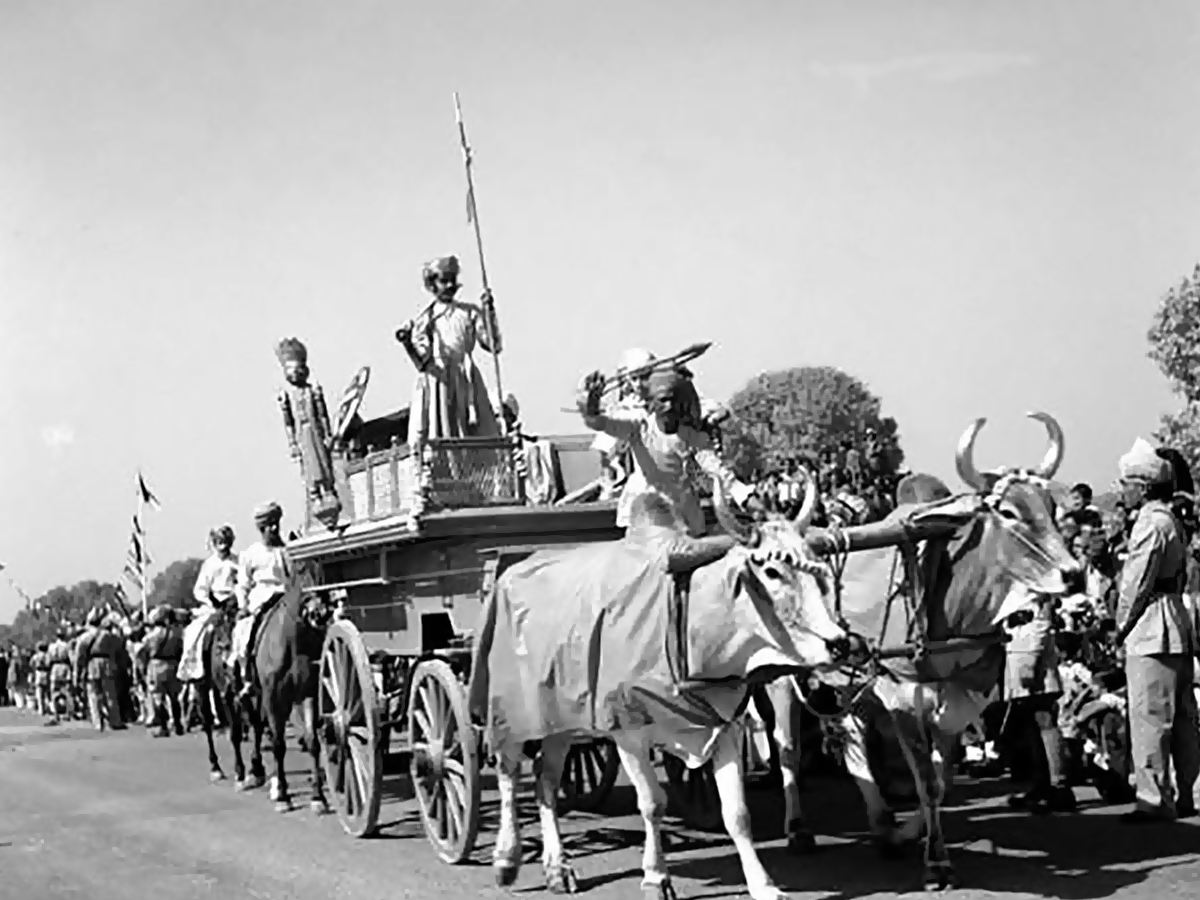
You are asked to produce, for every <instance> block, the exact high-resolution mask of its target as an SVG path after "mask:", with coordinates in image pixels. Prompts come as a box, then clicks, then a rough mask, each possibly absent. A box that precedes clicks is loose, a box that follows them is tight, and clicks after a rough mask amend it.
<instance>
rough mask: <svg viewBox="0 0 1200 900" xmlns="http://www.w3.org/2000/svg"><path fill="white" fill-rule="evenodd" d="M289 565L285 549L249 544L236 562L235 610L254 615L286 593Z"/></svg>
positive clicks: (290, 571) (289, 571) (289, 580)
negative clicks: (276, 596)
mask: <svg viewBox="0 0 1200 900" xmlns="http://www.w3.org/2000/svg"><path fill="white" fill-rule="evenodd" d="M291 576H292V565H291V562H290V560H288V556H287V550H286V549H285V548H284V547H267V546H266V545H265V544H263V542H262V541H259V542H257V543H254V544H251V545H250V546H249V547H247V548H246V549H245V550H243V551H242V554H241V556H240V557H239V558H238V572H237V588H236V590H237V595H238V607H239V608H240V609H243V610H249V611H250V612H256V611H257V610H258V609H259V608H260V607H261V606H262V605H263V604H264V603H266V602H267V601H268V600H270V599H271V598H272V597H274V596H275V595H276V594H281V593H283V592H284V591H286V590H287V588H288V585H289V584H290V583H291Z"/></svg>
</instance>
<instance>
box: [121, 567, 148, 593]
mask: <svg viewBox="0 0 1200 900" xmlns="http://www.w3.org/2000/svg"><path fill="white" fill-rule="evenodd" d="M121 574H122V575H124V576H125V577H126V578H128V579H129V583H130V584H132V585H133V586H134V587H136V588H137V589H138V590H141V588H142V586H143V584H144V583H145V582H144V581H143V579H142V573H141V572H139V571H138V570H137V569H135V568H133V566H131V565H130V564H129V563H126V564H125V569H124V571H123V572H121Z"/></svg>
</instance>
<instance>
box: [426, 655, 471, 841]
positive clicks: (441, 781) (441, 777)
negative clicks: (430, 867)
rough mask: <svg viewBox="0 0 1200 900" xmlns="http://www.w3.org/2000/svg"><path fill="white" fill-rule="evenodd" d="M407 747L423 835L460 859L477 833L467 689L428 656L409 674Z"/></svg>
mask: <svg viewBox="0 0 1200 900" xmlns="http://www.w3.org/2000/svg"><path fill="white" fill-rule="evenodd" d="M408 745H409V747H410V748H411V751H412V762H411V763H410V764H409V768H410V772H411V774H412V783H413V791H414V793H415V794H416V796H417V805H418V806H420V808H421V820H422V822H423V823H424V825H425V834H426V835H428V837H429V842H430V843H431V844H433V847H434V849H435V850H436V851H437V855H438V856H440V857H441V858H442V859H443V860H444V861H445V862H448V863H450V864H451V865H455V864H457V863H460V862H462V861H463V860H465V859H466V858H467V857H468V856H470V855H471V851H472V850H473V849H474V848H475V837H476V835H477V834H478V833H479V748H478V746H477V744H476V738H475V731H474V729H473V728H472V727H471V719H470V716H469V714H468V710H467V694H466V691H465V690H464V689H463V686H462V683H461V682H460V681H459V680H458V677H457V676H456V675H455V674H454V670H453V669H451V668H450V666H449V665H448V664H447V663H445V662H443V661H442V660H440V659H431V660H426V661H425V662H423V663H421V664H420V665H419V666H417V668H416V671H415V672H414V673H413V681H412V689H411V690H410V692H409V699H408Z"/></svg>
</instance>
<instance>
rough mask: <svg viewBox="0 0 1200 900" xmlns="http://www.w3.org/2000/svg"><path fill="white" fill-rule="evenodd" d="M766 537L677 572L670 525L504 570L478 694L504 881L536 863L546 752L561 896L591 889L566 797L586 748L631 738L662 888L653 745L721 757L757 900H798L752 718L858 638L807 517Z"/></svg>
mask: <svg viewBox="0 0 1200 900" xmlns="http://www.w3.org/2000/svg"><path fill="white" fill-rule="evenodd" d="M810 493H814V492H810ZM714 495H715V496H714V505H715V507H716V510H717V514H718V517H719V519H720V521H721V522H722V525H723V526H724V527H725V528H726V530H727V531H728V532H730V533H739V534H740V533H742V529H741V527H740V526H739V525H738V523H737V522H736V521H735V520H734V517H733V513H732V510H731V508H730V507H729V506H728V502H727V500H726V499H725V496H724V492H723V490H722V488H721V486H720V485H715V486H714ZM814 497H815V493H814ZM808 511H811V503H809V505H808ZM808 511H804V513H805V515H807V514H808ZM756 536H757V538H758V540H757V543H755V544H754V546H750V545H749V543H746V544H742V545H738V546H734V547H733V549H732V550H730V551H729V552H728V554H726V555H725V556H723V557H722V558H720V559H717V560H716V561H712V562H709V563H707V564H703V565H700V566H699V567H698V568H694V569H692V570H691V571H690V573H686V574H685V573H684V572H683V571H681V567H675V574H674V575H672V574H671V572H670V571H669V570H670V569H671V568H672V567H673V566H674V563H673V559H674V556H673V551H672V548H673V547H677V546H679V544H678V543H675V542H677V541H681V540H686V539H683V538H681V537H680V536H679V535H678V533H677V532H675V531H674V530H673V529H671V528H669V527H666V526H663V527H662V528H661V529H659V530H658V531H656V532H655V536H654V537H653V538H652V539H646V540H643V539H642V537H643V535H637V536H635V534H634V531H632V530H631V533H630V536H627V537H626V538H625V539H624V540H622V541H617V542H612V543H605V544H598V545H590V546H584V547H578V548H573V549H567V550H543V551H539V552H537V553H534V554H533V555H531V556H530V557H528V558H527V559H525V560H523V561H521V562H518V563H515V564H514V565H512V566H511V567H509V568H508V569H507V570H505V571H504V572H503V573H502V574H501V575H500V577H499V578H498V579H497V583H496V587H495V590H494V591H492V593H491V595H490V597H489V599H488V601H487V604H486V606H485V609H484V616H483V619H482V621H483V622H484V625H483V627H482V629H481V632H480V640H479V642H478V643H477V645H476V650H475V657H474V659H475V662H474V664H473V667H472V668H473V671H472V679H473V681H472V685H471V695H472V707H473V711H474V714H475V715H477V716H480V715H486V717H487V722H488V739H489V743H490V745H491V747H492V750H493V752H494V753H495V756H496V769H497V781H498V786H499V791H500V831H499V835H498V837H497V839H496V845H495V850H494V853H493V866H494V869H495V873H496V880H497V882H498V883H499V884H500V885H501V886H507V885H511V884H512V883H513V882H514V881H515V879H516V876H517V871H518V868H519V866H520V863H521V840H520V833H519V825H518V820H517V806H516V790H517V778H518V772H519V767H520V763H521V759H522V757H523V756H533V755H535V754H536V753H537V751H538V749H539V746H540V757H539V758H538V760H537V762H535V767H534V771H535V782H536V796H537V805H538V811H539V818H540V824H541V832H542V847H543V853H542V868H543V874H544V876H545V881H546V885H547V887H548V888H549V889H550V890H551V891H552V892H555V893H573V892H575V891H576V889H577V884H576V879H575V874H574V872H573V870H572V867H571V865H570V862H569V860H568V858H567V855H566V853H565V851H564V848H563V844H562V840H561V837H560V833H559V824H558V818H557V791H558V786H559V782H560V781H561V778H562V769H563V764H564V761H565V758H566V755H567V752H568V750H569V749H570V746H571V744H572V743H573V742H575V741H578V740H585V739H589V738H592V737H593V736H605V737H611V738H612V739H613V740H614V741H615V743H616V746H617V753H618V755H619V757H620V760H621V765H622V767H623V768H624V770H625V772H626V773H627V775H628V776H629V779H630V781H631V783H632V784H633V787H634V790H635V791H636V793H637V801H638V809H639V811H640V812H641V815H642V820H643V824H644V826H645V831H646V842H645V851H644V855H643V858H642V868H643V881H642V888H643V892H644V893H645V895H646V896H647V897H651V898H655V900H674V897H675V891H674V889H673V888H672V886H671V879H670V875H669V873H668V871H667V867H666V862H665V859H664V853H663V841H662V836H661V831H660V829H661V822H662V818H663V815H664V813H665V811H666V806H667V797H666V793H665V792H664V790H663V788H662V786H661V785H660V784H659V782H658V777H657V775H656V773H655V770H654V766H653V764H652V762H651V749H652V748H653V747H655V746H661V747H663V748H665V749H666V750H667V751H669V752H671V753H672V754H674V755H676V756H677V757H679V758H680V759H683V760H684V761H685V762H686V763H687V764H688V765H689V766H693V767H694V766H699V765H702V764H703V763H704V762H705V761H706V760H708V759H712V761H713V767H714V771H715V776H716V784H717V790H718V793H719V795H720V798H721V810H722V818H723V820H724V823H725V828H726V830H727V831H728V832H729V835H730V837H731V838H732V839H733V843H734V846H735V847H736V849H737V853H738V856H739V857H740V860H741V863H742V870H743V873H744V875H745V879H746V884H747V888H748V891H749V893H750V896H751V897H752V898H753V900H781V898H786V895H785V894H784V893H783V892H782V891H780V890H779V888H777V887H776V886H775V885H774V884H773V883H772V881H771V879H770V877H769V876H768V875H767V873H766V871H765V869H764V868H763V866H762V863H761V862H760V861H759V858H758V854H757V853H756V852H755V849H754V845H753V843H752V840H751V834H750V816H749V812H748V810H747V807H746V798H745V793H744V787H743V784H742V757H741V749H740V748H741V721H742V715H743V713H744V711H745V709H746V705H747V703H748V702H749V698H750V693H751V691H752V689H753V688H754V686H755V685H756V684H761V683H765V682H768V681H773V680H775V679H777V678H779V677H781V676H782V675H784V674H785V673H788V672H798V671H809V670H811V669H813V668H820V667H825V666H831V665H834V664H835V663H836V662H838V661H839V660H840V659H844V658H846V656H847V654H848V653H849V650H850V642H849V640H848V635H847V633H846V631H845V630H844V629H842V628H840V627H839V626H838V625H837V624H836V623H835V622H834V621H833V618H832V616H831V613H830V604H829V597H828V594H827V590H826V588H827V585H829V584H831V583H832V580H831V577H830V575H831V573H830V572H829V570H828V568H827V567H826V566H825V565H824V564H823V563H821V562H819V561H817V560H814V559H812V558H811V556H810V554H809V551H808V549H807V546H806V544H805V543H804V540H803V538H802V537H801V534H800V532H799V531H798V530H797V528H796V527H795V524H794V523H792V522H789V521H788V520H786V519H782V518H775V519H771V520H768V521H766V522H764V523H761V524H760V526H759V529H758V531H757V532H756ZM660 540H661V542H660Z"/></svg>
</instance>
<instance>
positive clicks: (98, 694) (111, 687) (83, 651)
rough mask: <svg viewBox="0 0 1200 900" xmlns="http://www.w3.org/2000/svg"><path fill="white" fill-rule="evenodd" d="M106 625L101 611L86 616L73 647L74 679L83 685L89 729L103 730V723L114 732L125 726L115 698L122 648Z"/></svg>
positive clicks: (119, 640) (118, 701)
mask: <svg viewBox="0 0 1200 900" xmlns="http://www.w3.org/2000/svg"><path fill="white" fill-rule="evenodd" d="M107 624H108V623H107V622H106V620H105V616H104V612H103V611H102V610H100V609H93V610H92V611H91V612H90V613H89V614H88V617H87V625H88V627H87V630H86V631H85V632H84V633H83V637H82V638H80V639H79V646H78V648H77V655H76V659H75V677H76V679H77V680H78V681H82V682H84V683H86V684H87V698H88V711H89V712H90V713H91V717H92V726H93V727H94V728H96V730H98V731H103V730H104V726H105V724H106V723H107V724H108V727H109V728H111V729H112V730H113V731H118V730H120V729H123V728H124V727H125V724H124V723H123V722H122V721H121V704H120V700H119V698H118V697H117V666H118V665H119V660H120V657H121V654H122V651H123V649H124V648H123V646H122V641H121V639H120V638H119V637H117V635H115V634H114V633H113V632H112V631H111V630H110V629H109V628H108V627H107Z"/></svg>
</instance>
